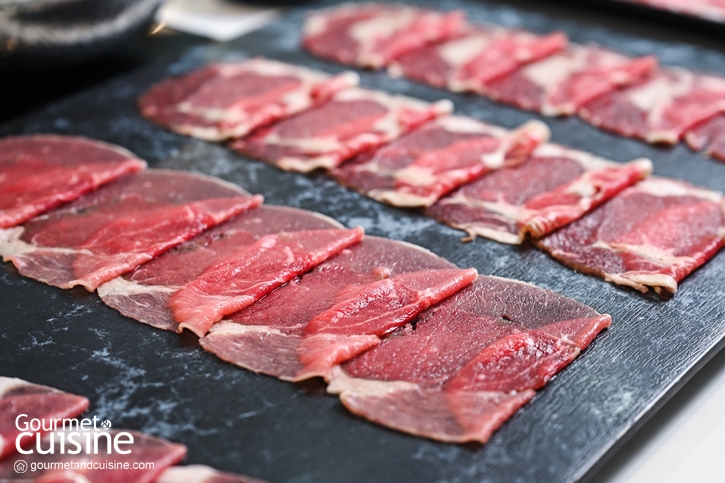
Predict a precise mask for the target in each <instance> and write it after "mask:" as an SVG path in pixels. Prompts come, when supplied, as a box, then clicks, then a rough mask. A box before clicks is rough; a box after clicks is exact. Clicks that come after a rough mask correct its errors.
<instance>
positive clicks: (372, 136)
mask: <svg viewBox="0 0 725 483" xmlns="http://www.w3.org/2000/svg"><path fill="white" fill-rule="evenodd" d="M452 110H453V104H452V103H451V102H450V101H448V100H444V101H439V102H435V103H432V104H429V103H427V102H423V101H420V100H417V99H413V98H410V97H406V96H400V95H390V94H386V93H384V92H379V91H370V90H366V89H357V88H352V89H347V90H345V91H342V92H339V93H337V94H335V95H334V96H333V97H332V99H331V100H330V101H328V102H326V103H325V104H322V105H321V106H319V107H316V108H313V109H310V110H308V111H305V112H303V113H300V114H298V115H296V116H292V117H289V118H287V119H283V120H282V121H280V122H278V123H277V124H275V125H273V126H270V127H268V128H265V129H261V130H259V131H257V132H255V133H254V134H252V135H251V136H249V137H247V138H245V139H240V140H237V141H235V142H233V143H232V148H233V149H236V150H237V151H239V152H241V153H242V154H246V155H248V156H251V157H254V158H258V159H262V160H264V161H267V162H269V163H272V164H274V165H276V166H277V167H279V168H281V169H284V170H288V171H300V172H308V171H312V170H315V169H317V168H327V169H331V168H334V167H336V166H338V165H339V164H341V163H342V162H343V161H345V160H346V159H349V158H351V157H352V156H354V155H355V154H357V153H359V152H362V151H364V150H368V149H374V148H377V147H379V146H381V145H383V144H385V143H387V142H389V141H392V140H393V139H396V138H398V137H400V136H401V135H403V134H404V133H406V132H407V131H410V130H411V129H413V128H415V127H417V126H419V125H421V124H423V123H424V122H426V121H428V120H430V119H433V118H435V117H438V116H439V115H442V114H448V113H449V112H451V111H452Z"/></svg>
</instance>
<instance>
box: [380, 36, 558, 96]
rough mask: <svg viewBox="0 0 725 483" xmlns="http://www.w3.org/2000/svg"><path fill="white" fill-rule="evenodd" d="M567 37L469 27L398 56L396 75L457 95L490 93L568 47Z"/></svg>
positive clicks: (393, 72)
mask: <svg viewBox="0 0 725 483" xmlns="http://www.w3.org/2000/svg"><path fill="white" fill-rule="evenodd" d="M566 44H567V39H566V36H565V35H564V34H561V33H553V34H549V35H545V36H539V35H535V34H532V33H529V32H523V31H516V30H509V29H503V28H499V27H488V26H475V27H474V26H468V27H467V29H466V31H465V33H463V34H461V35H458V36H456V37H455V38H453V39H451V40H448V41H446V42H443V43H439V44H435V45H426V46H424V47H421V48H419V49H416V50H413V51H411V52H409V53H407V54H405V55H402V56H400V57H398V58H397V59H396V60H395V62H394V63H393V64H392V65H391V67H390V73H391V74H392V75H393V76H405V77H407V78H409V79H413V80H417V81H421V82H425V83H428V84H431V85H434V86H436V87H442V88H446V89H449V90H451V91H453V92H462V91H474V92H479V93H482V92H486V89H487V87H486V86H487V85H488V83H490V82H493V81H494V80H496V79H498V78H500V77H503V76H505V75H508V74H510V73H511V72H513V71H515V70H516V69H518V68H519V67H521V66H523V65H525V64H528V63H530V62H533V61H536V60H539V59H543V58H546V57H548V56H550V55H552V54H553V53H555V52H558V51H560V50H562V49H564V48H565V47H566Z"/></svg>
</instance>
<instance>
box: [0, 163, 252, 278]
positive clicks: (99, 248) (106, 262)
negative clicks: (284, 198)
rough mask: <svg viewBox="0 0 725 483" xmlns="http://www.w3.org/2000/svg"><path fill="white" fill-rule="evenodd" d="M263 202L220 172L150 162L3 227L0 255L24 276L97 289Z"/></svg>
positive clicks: (0, 232)
mask: <svg viewBox="0 0 725 483" xmlns="http://www.w3.org/2000/svg"><path fill="white" fill-rule="evenodd" d="M260 202H261V197H259V196H250V195H249V194H247V193H246V192H245V191H244V190H242V189H241V188H239V187H237V186H234V185H231V184H229V183H226V182H223V181H221V180H219V179H216V178H212V177H208V176H202V175H196V174H191V173H184V172H180V171H166V170H157V169H149V170H145V171H142V172H140V173H137V174H134V175H131V176H127V177H124V178H122V179H120V180H117V181H116V182H114V183H111V184H108V185H105V186H103V187H101V188H99V189H98V190H96V191H94V192H92V193H89V194H87V195H85V196H83V197H82V198H79V199H77V200H76V201H74V202H72V203H70V204H68V205H66V206H64V207H62V208H58V209H55V210H53V211H51V212H49V213H47V214H45V215H42V216H39V217H37V218H35V219H33V220H32V221H30V222H28V223H27V224H25V225H24V226H20V227H15V228H10V229H6V230H0V254H2V255H3V258H4V260H5V261H10V262H12V263H13V264H14V265H15V266H16V267H17V268H18V270H19V271H20V273H21V274H22V275H25V276H27V277H30V278H34V279H36V280H40V281H42V282H45V283H48V284H50V285H54V286H57V287H61V288H70V287H73V286H76V285H82V286H84V287H85V288H86V289H88V290H90V291H93V290H95V289H96V288H97V287H98V286H99V285H101V284H102V283H104V282H107V281H109V280H111V279H113V278H115V277H117V276H119V275H122V274H124V273H126V272H128V271H131V270H133V269H134V268H136V267H138V266H139V265H141V264H142V263H144V262H147V261H149V260H152V259H153V258H155V257H157V256H159V255H161V254H162V253H163V252H165V251H167V250H169V249H171V248H173V247H175V246H177V245H179V244H181V243H183V242H184V241H186V240H188V239H190V238H192V237H194V236H196V235H198V234H199V233H201V232H203V231H205V230H207V229H209V228H212V227H214V226H216V225H218V224H219V223H222V222H224V221H226V220H228V219H229V218H232V217H233V216H235V215H238V214H240V213H243V212H245V211H246V210H248V209H250V208H252V207H255V206H258V205H259V203H260Z"/></svg>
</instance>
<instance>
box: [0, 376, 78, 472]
mask: <svg viewBox="0 0 725 483" xmlns="http://www.w3.org/2000/svg"><path fill="white" fill-rule="evenodd" d="M88 405H89V402H88V399H86V398H84V397H82V396H76V395H74V394H68V393H67V392H63V391H59V390H57V389H53V388H51V387H47V386H40V385H38V384H31V383H29V382H26V381H23V380H22V379H16V378H12V377H2V376H0V459H3V458H5V457H6V456H9V455H11V454H13V453H15V451H16V447H15V444H16V438H17V437H18V435H19V434H20V431H19V430H18V427H17V425H16V420H17V418H18V416H20V415H21V414H25V415H26V417H25V418H21V424H22V422H30V421H31V420H33V419H39V420H42V421H43V422H44V425H43V426H42V427H45V428H49V427H51V424H52V423H51V421H53V420H55V419H64V418H75V417H76V416H78V415H80V414H81V413H83V412H84V411H85V410H86V409H88ZM42 427H41V431H39V432H41V433H43V432H45V431H44V430H42ZM23 446H26V445H23Z"/></svg>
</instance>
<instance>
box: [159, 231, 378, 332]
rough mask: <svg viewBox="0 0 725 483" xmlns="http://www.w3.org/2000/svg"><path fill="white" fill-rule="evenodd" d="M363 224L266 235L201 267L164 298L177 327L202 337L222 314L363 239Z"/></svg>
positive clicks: (231, 311)
mask: <svg viewBox="0 0 725 483" xmlns="http://www.w3.org/2000/svg"><path fill="white" fill-rule="evenodd" d="M363 236H364V235H363V230H362V228H360V227H358V228H354V229H352V230H343V229H339V228H335V229H328V230H305V231H298V232H289V233H278V234H275V235H265V236H263V237H262V238H260V239H259V240H257V241H256V242H254V243H252V244H250V245H247V246H243V247H241V248H238V249H237V250H236V251H235V252H233V253H232V254H230V255H228V256H227V257H226V258H225V259H223V260H221V261H219V262H217V263H215V264H214V265H212V266H210V267H209V268H208V269H206V270H205V271H204V272H203V273H202V274H201V275H200V276H199V277H198V278H196V279H194V280H192V281H191V282H189V283H187V284H186V285H185V286H184V287H183V288H182V289H180V290H178V291H177V292H176V293H174V294H173V295H172V296H171V298H170V299H169V307H170V308H171V311H172V313H173V314H174V320H176V321H177V322H178V323H179V330H182V329H189V330H191V331H192V332H194V333H195V334H197V335H198V336H199V337H203V336H204V334H206V333H207V332H208V331H209V328H211V326H212V325H213V324H214V322H217V321H219V320H221V318H222V317H223V316H225V315H227V314H232V313H234V312H236V311H238V310H241V309H243V308H244V307H247V306H249V305H251V304H252V303H253V302H255V301H257V300H259V299H260V298H261V297H263V296H264V295H266V294H267V293H269V292H271V291H272V290H274V289H275V288H277V287H279V286H280V285H282V284H284V283H286V282H288V281H290V280H292V279H293V278H294V277H296V276H298V275H301V274H303V273H305V272H307V271H309V270H311V269H312V268H314V267H316V266H317V265H319V264H320V263H322V262H324V261H325V260H327V259H328V258H330V257H331V256H333V255H335V254H337V253H339V252H341V251H342V250H344V249H345V248H347V247H349V246H351V245H354V244H356V243H359V242H360V241H361V240H362V239H363Z"/></svg>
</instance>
